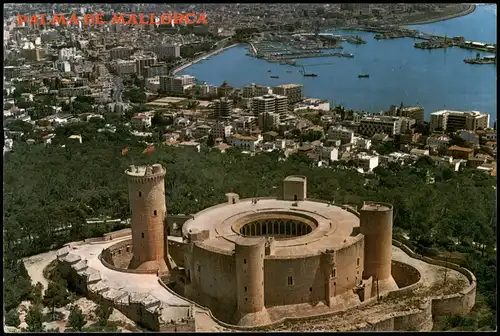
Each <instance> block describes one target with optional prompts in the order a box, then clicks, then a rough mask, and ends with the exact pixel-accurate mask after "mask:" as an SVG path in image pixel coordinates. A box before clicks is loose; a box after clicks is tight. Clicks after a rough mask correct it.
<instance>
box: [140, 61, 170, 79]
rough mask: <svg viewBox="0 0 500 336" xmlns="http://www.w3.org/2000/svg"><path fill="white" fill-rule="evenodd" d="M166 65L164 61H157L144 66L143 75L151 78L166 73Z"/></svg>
mask: <svg viewBox="0 0 500 336" xmlns="http://www.w3.org/2000/svg"><path fill="white" fill-rule="evenodd" d="M168 70H169V69H168V66H167V64H165V63H157V64H154V65H151V66H145V67H144V72H143V76H144V78H152V77H157V76H166V75H168Z"/></svg>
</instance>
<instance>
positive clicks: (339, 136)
mask: <svg viewBox="0 0 500 336" xmlns="http://www.w3.org/2000/svg"><path fill="white" fill-rule="evenodd" d="M327 138H328V139H330V140H340V141H341V143H342V144H350V143H352V142H353V141H354V132H353V131H352V130H350V129H347V128H345V127H341V126H330V128H329V129H328V132H327Z"/></svg>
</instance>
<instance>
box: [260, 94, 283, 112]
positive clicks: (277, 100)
mask: <svg viewBox="0 0 500 336" xmlns="http://www.w3.org/2000/svg"><path fill="white" fill-rule="evenodd" d="M287 111H288V98H287V97H286V96H280V95H276V94H268V95H265V96H260V97H254V98H253V99H252V112H253V114H254V115H255V116H258V115H259V114H261V113H264V112H267V113H277V114H278V115H279V114H282V113H286V112H287Z"/></svg>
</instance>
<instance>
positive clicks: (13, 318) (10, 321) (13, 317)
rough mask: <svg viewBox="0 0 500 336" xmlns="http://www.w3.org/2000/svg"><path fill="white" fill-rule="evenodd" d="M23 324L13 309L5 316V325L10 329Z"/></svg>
mask: <svg viewBox="0 0 500 336" xmlns="http://www.w3.org/2000/svg"><path fill="white" fill-rule="evenodd" d="M19 324H21V320H19V314H18V313H17V311H16V310H15V309H11V310H9V311H8V312H7V314H5V325H8V326H10V327H16V328H17V327H18V326H19Z"/></svg>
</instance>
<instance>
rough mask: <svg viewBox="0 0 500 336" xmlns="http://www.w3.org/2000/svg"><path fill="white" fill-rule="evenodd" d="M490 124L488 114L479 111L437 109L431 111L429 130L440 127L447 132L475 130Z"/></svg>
mask: <svg viewBox="0 0 500 336" xmlns="http://www.w3.org/2000/svg"><path fill="white" fill-rule="evenodd" d="M489 125H490V115H489V114H482V113H481V112H479V111H449V110H443V111H437V112H433V113H431V123H430V130H431V132H432V131H435V130H436V129H442V130H443V131H447V132H455V131H458V130H462V129H463V130H469V131H475V130H477V129H479V128H482V129H485V128H488V127H489Z"/></svg>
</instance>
